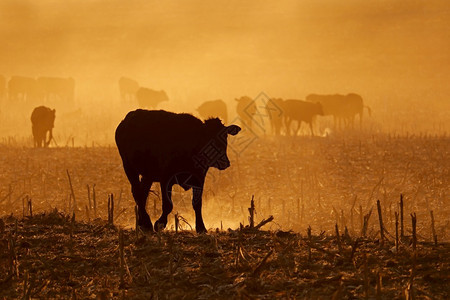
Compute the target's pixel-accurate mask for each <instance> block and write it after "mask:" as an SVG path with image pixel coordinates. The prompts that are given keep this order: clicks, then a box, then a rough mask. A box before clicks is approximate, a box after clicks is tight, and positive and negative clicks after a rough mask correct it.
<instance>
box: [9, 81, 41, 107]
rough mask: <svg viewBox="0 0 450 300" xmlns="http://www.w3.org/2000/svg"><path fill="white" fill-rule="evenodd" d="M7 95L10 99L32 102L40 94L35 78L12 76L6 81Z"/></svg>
mask: <svg viewBox="0 0 450 300" xmlns="http://www.w3.org/2000/svg"><path fill="white" fill-rule="evenodd" d="M8 96H9V100H11V101H23V102H33V101H35V100H38V99H39V98H40V96H41V93H40V91H39V87H38V84H37V81H36V79H34V78H31V77H23V76H13V77H11V79H9V81H8Z"/></svg>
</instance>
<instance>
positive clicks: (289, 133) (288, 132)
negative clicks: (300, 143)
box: [284, 118, 292, 136]
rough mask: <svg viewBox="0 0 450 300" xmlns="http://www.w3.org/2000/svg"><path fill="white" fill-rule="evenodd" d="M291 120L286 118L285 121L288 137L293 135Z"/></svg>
mask: <svg viewBox="0 0 450 300" xmlns="http://www.w3.org/2000/svg"><path fill="white" fill-rule="evenodd" d="M291 121H292V119H291V118H286V119H285V120H284V123H285V126H286V136H290V135H291Z"/></svg>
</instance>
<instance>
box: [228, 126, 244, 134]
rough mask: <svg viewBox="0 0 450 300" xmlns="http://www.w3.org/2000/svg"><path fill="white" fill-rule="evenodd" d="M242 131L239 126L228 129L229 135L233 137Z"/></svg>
mask: <svg viewBox="0 0 450 300" xmlns="http://www.w3.org/2000/svg"><path fill="white" fill-rule="evenodd" d="M239 131H241V127H239V126H237V125H230V126H228V127H227V133H228V134H231V135H236V134H238V132H239Z"/></svg>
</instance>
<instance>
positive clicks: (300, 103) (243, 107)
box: [0, 75, 371, 147]
mask: <svg viewBox="0 0 450 300" xmlns="http://www.w3.org/2000/svg"><path fill="white" fill-rule="evenodd" d="M118 87H119V92H120V98H121V102H122V103H128V104H130V103H131V104H133V105H136V104H137V105H138V106H139V107H141V108H148V109H155V108H158V106H159V105H160V104H161V103H162V102H165V101H169V98H168V96H167V94H166V92H165V91H163V90H159V91H158V90H153V89H150V88H147V87H142V86H140V85H139V83H138V82H137V81H135V80H133V79H131V78H127V77H121V78H120V79H119V81H118ZM74 91H75V81H74V79H73V78H60V77H38V78H32V77H24V76H12V77H11V78H10V79H9V80H6V79H5V77H4V76H1V75H0V100H3V99H8V100H10V101H13V102H16V103H28V104H33V105H36V104H42V103H52V101H53V103H56V102H62V103H68V102H73V100H74ZM235 100H236V108H235V113H236V115H237V116H238V117H239V123H240V124H241V125H242V126H245V127H246V128H249V129H250V130H252V129H254V127H255V123H257V122H258V118H261V116H264V117H265V118H266V120H267V121H268V122H266V124H267V123H268V124H269V125H270V132H271V133H272V134H273V135H275V136H280V135H286V136H292V135H293V136H296V135H297V134H298V132H299V129H300V127H301V124H302V123H306V124H307V125H309V129H310V131H311V135H314V130H313V124H314V120H315V119H316V116H331V117H332V118H333V120H334V127H335V128H342V127H347V128H349V127H352V128H353V127H354V122H355V117H356V116H359V121H360V127H361V126H362V120H363V112H364V109H367V110H368V112H369V115H370V113H371V110H370V108H369V107H368V106H366V105H364V102H363V99H362V97H361V96H360V95H357V94H353V93H351V94H347V95H340V94H335V95H317V94H310V95H308V96H306V98H305V100H293V99H286V100H284V99H281V98H270V99H265V101H263V103H259V102H257V101H255V100H254V99H252V98H250V97H247V96H243V97H240V98H237V99H235ZM231 111H232V110H229V109H228V106H227V103H226V102H225V101H223V100H220V99H218V100H211V101H206V102H203V103H202V104H201V105H200V106H198V107H197V109H196V113H197V114H198V115H199V116H200V117H202V118H203V119H208V118H210V117H219V118H220V119H221V120H222V121H223V122H224V124H228V121H229V117H228V114H229V112H231ZM54 120H55V110H52V109H50V108H47V107H43V106H40V107H37V108H36V109H35V110H34V111H33V113H32V117H31V121H32V126H33V130H32V132H33V137H34V145H35V147H42V146H43V147H46V146H48V145H49V143H50V141H51V139H52V129H53V124H54ZM47 133H49V138H48V139H46V135H47Z"/></svg>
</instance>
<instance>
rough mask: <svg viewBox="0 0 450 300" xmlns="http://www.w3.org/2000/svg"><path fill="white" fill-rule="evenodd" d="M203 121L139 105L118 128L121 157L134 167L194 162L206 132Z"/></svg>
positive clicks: (186, 115) (155, 167) (155, 168)
mask: <svg viewBox="0 0 450 300" xmlns="http://www.w3.org/2000/svg"><path fill="white" fill-rule="evenodd" d="M202 125H203V123H202V121H200V120H199V119H197V118H195V117H194V116H192V115H189V114H175V113H171V112H166V111H163V110H159V111H155V110H142V109H138V110H135V111H132V112H129V113H128V114H127V116H126V117H125V119H124V120H123V121H122V122H121V123H120V124H119V126H118V127H117V129H116V135H115V138H116V144H117V147H118V149H119V153H120V155H121V157H122V160H123V161H125V162H127V163H129V164H131V165H133V166H134V167H135V168H142V169H148V168H147V167H148V165H152V167H153V170H156V172H160V169H161V168H163V167H168V166H169V165H173V164H182V163H184V161H186V160H190V161H189V163H191V162H192V156H193V155H194V152H195V151H196V149H197V148H198V147H199V140H200V138H201V137H202V136H203V134H202V128H203V126H202Z"/></svg>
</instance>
